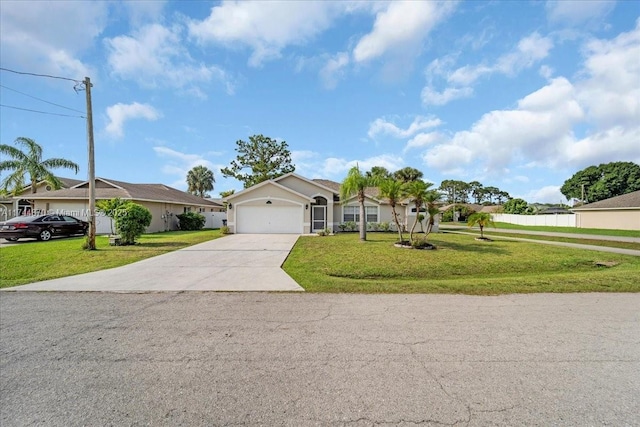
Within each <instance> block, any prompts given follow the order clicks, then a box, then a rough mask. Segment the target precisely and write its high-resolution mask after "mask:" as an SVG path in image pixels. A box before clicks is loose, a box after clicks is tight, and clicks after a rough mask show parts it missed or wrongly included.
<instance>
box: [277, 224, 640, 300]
mask: <svg viewBox="0 0 640 427" xmlns="http://www.w3.org/2000/svg"><path fill="white" fill-rule="evenodd" d="M368 239H369V240H368V241H367V242H366V243H361V242H359V241H358V236H357V234H355V233H353V234H352V233H342V234H338V235H336V236H329V237H301V238H300V239H298V242H297V243H296V245H295V247H294V248H293V250H292V252H291V254H290V255H289V257H288V258H287V261H286V262H285V264H284V269H285V271H286V272H287V273H288V274H290V275H291V276H292V277H293V278H294V279H295V280H296V281H298V283H300V285H301V286H302V287H303V288H305V289H306V290H307V291H309V292H360V293H454V294H456V293H462V294H473V295H495V294H505V293H530V292H640V281H639V280H638V277H640V257H633V256H625V255H617V254H610V253H604V252H596V251H587V250H579V249H570V248H563V247H555V246H549V245H539V244H535V243H527V242H517V241H508V240H496V241H493V242H480V241H476V240H474V238H473V237H471V236H468V235H459V234H446V233H437V234H431V235H430V236H429V241H430V242H431V243H433V244H435V245H436V246H437V247H438V249H437V250H435V251H418V250H410V249H400V248H395V247H394V246H393V242H394V241H395V240H396V239H397V236H396V235H394V234H385V233H369V234H368ZM598 261H613V262H616V263H618V265H616V266H614V267H610V268H609V267H598V266H596V265H595V263H596V262H598Z"/></svg>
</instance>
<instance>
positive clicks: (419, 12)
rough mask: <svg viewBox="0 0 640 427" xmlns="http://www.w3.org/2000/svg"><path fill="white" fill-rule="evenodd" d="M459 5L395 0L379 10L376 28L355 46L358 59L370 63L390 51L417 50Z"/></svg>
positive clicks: (354, 56)
mask: <svg viewBox="0 0 640 427" xmlns="http://www.w3.org/2000/svg"><path fill="white" fill-rule="evenodd" d="M454 8H455V2H443V3H436V2H426V1H394V2H390V3H389V4H388V7H387V8H386V9H385V10H383V11H380V12H378V14H377V15H376V20H375V23H374V25H373V30H372V31H371V32H370V33H369V34H366V35H365V36H363V37H362V38H361V39H360V41H359V42H358V44H357V45H356V47H355V48H354V49H353V59H354V60H355V61H356V62H366V61H370V60H373V59H376V58H379V57H381V56H383V55H385V54H387V53H394V54H397V53H398V52H399V51H402V52H406V51H407V50H408V51H410V52H411V53H415V49H416V48H418V49H419V48H420V47H421V44H422V42H423V41H424V39H425V38H426V36H427V35H428V34H429V32H430V31H431V30H432V29H433V28H434V27H435V26H436V25H437V24H438V23H439V22H441V21H442V20H443V19H445V18H446V17H447V16H448V15H449V13H450V12H451V11H452V10H453V9H454Z"/></svg>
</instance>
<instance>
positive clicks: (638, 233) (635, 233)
mask: <svg viewBox="0 0 640 427" xmlns="http://www.w3.org/2000/svg"><path fill="white" fill-rule="evenodd" d="M443 225H462V226H464V225H466V224H465V223H462V222H456V223H453V222H448V223H443ZM495 225H496V228H498V229H507V230H528V231H551V232H554V233H573V234H597V235H600V236H625V237H640V230H608V229H604V228H576V227H550V226H543V225H518V224H509V223H506V222H496V223H495ZM492 228H493V227H492Z"/></svg>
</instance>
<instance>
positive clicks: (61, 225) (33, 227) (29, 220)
mask: <svg viewBox="0 0 640 427" xmlns="http://www.w3.org/2000/svg"><path fill="white" fill-rule="evenodd" d="M88 228H89V223H88V222H86V221H82V220H79V219H78V218H74V217H72V216H69V215H30V216H17V217H15V218H11V219H10V220H8V221H5V222H0V237H2V238H4V239H7V240H9V241H11V242H15V241H16V240H18V239H21V238H24V237H35V238H36V239H38V240H49V239H51V238H52V237H53V236H72V235H74V234H87V230H88Z"/></svg>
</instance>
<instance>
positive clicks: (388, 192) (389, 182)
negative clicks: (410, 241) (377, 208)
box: [379, 178, 404, 243]
mask: <svg viewBox="0 0 640 427" xmlns="http://www.w3.org/2000/svg"><path fill="white" fill-rule="evenodd" d="M379 188H380V197H384V198H386V199H388V200H389V205H391V212H392V213H393V221H394V222H395V223H396V227H397V228H398V236H400V241H399V243H402V240H403V237H402V227H401V226H400V220H399V219H398V217H399V215H398V213H397V212H396V205H397V204H398V203H400V201H401V200H402V198H403V195H404V184H403V183H402V182H400V181H398V180H397V179H394V178H387V179H385V180H383V181H382V182H381V183H380V186H379Z"/></svg>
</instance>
